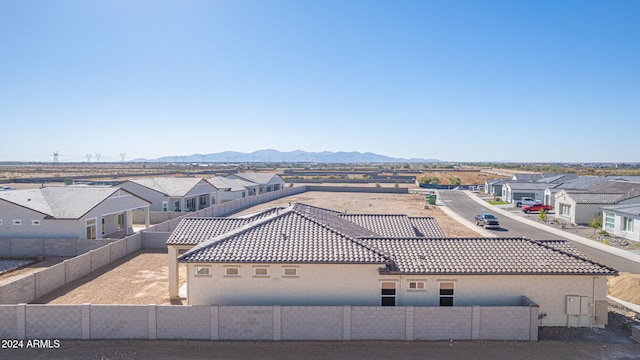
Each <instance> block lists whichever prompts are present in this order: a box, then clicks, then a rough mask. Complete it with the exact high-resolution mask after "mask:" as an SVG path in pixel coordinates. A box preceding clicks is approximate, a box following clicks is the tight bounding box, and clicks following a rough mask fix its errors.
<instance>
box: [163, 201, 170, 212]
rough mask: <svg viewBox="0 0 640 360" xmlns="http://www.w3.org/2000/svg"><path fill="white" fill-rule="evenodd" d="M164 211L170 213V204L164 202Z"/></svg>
mask: <svg viewBox="0 0 640 360" xmlns="http://www.w3.org/2000/svg"><path fill="white" fill-rule="evenodd" d="M162 211H163V212H167V211H169V202H168V201H163V202H162Z"/></svg>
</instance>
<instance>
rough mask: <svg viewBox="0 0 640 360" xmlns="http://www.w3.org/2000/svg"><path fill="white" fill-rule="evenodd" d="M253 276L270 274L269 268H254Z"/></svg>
mask: <svg viewBox="0 0 640 360" xmlns="http://www.w3.org/2000/svg"><path fill="white" fill-rule="evenodd" d="M253 276H269V269H268V268H265V267H257V268H253Z"/></svg>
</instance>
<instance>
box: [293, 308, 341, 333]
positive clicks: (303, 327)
mask: <svg viewBox="0 0 640 360" xmlns="http://www.w3.org/2000/svg"><path fill="white" fill-rule="evenodd" d="M281 310H282V311H281V328H282V333H281V334H282V335H281V338H282V340H304V339H315V340H342V337H343V334H342V333H343V326H342V322H343V313H344V309H343V308H342V307H337V306H296V307H282V309H281Z"/></svg>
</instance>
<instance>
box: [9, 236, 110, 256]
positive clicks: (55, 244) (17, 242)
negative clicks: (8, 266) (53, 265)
mask: <svg viewBox="0 0 640 360" xmlns="http://www.w3.org/2000/svg"><path fill="white" fill-rule="evenodd" d="M112 241H113V240H110V239H101V240H86V239H44V238H40V239H13V238H1V239H0V256H2V257H35V256H76V255H80V254H84V253H86V252H88V251H90V250H93V249H98V248H100V247H102V246H105V245H107V244H109V243H110V242H112Z"/></svg>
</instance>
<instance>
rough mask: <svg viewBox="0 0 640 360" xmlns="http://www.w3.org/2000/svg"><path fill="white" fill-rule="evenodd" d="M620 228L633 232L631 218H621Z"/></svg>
mask: <svg viewBox="0 0 640 360" xmlns="http://www.w3.org/2000/svg"><path fill="white" fill-rule="evenodd" d="M622 230H624V231H629V232H633V218H630V217H624V218H622Z"/></svg>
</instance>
